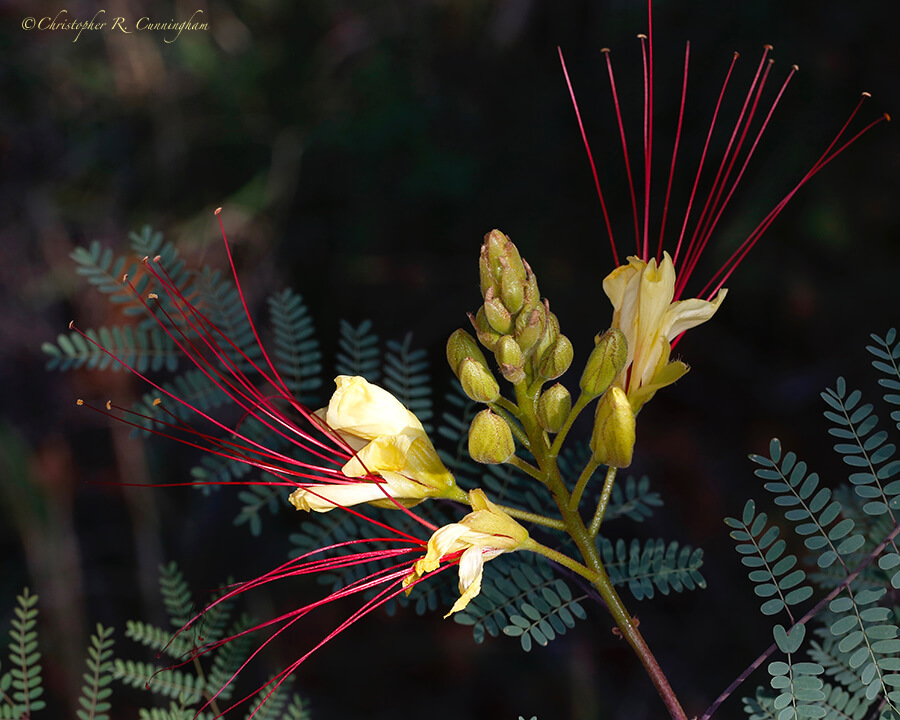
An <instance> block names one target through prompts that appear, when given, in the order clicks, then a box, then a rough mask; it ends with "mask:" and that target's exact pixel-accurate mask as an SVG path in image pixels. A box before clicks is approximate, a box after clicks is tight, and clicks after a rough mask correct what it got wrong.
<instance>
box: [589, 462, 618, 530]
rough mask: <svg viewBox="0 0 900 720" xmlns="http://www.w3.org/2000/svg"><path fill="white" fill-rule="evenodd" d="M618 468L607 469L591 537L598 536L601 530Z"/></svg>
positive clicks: (592, 521)
mask: <svg viewBox="0 0 900 720" xmlns="http://www.w3.org/2000/svg"><path fill="white" fill-rule="evenodd" d="M617 471H618V468H614V467H611V468H609V469H608V470H607V471H606V479H605V480H604V481H603V492H601V493H600V502H598V503H597V510H596V512H594V517H593V519H592V520H591V526H590V528H589V529H588V532H589V533H590V536H591V538H592V539H593V538H596V537H597V533H598V532H600V523H602V522H603V516H604V515H606V507H607V505H609V496H610V494H611V493H612V489H613V483H614V482H615V481H616V472H617Z"/></svg>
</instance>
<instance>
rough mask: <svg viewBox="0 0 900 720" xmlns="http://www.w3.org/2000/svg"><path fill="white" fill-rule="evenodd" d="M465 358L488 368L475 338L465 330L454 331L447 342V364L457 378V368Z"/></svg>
mask: <svg viewBox="0 0 900 720" xmlns="http://www.w3.org/2000/svg"><path fill="white" fill-rule="evenodd" d="M466 358H472V359H473V360H475V361H476V362H480V363H481V364H482V365H484V366H485V367H487V366H488V364H487V360H486V359H485V357H484V354H483V353H482V352H481V348H479V347H478V343H477V342H475V338H473V337H472V336H471V335H469V333H467V332H466V331H465V330H462V329H460V330H456V331H455V332H454V333H453V334H452V335H451V336H450V337H449V339H448V340H447V362H448V363H450V369H451V370H452V371H453V374H454V375H456V376H457V377H459V366H460V365H462V361H463V360H465V359H466Z"/></svg>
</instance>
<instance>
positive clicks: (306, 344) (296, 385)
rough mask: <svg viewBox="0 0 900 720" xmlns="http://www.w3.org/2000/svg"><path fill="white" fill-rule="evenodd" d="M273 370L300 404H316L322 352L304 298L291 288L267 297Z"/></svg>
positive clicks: (320, 377) (319, 383) (319, 385)
mask: <svg viewBox="0 0 900 720" xmlns="http://www.w3.org/2000/svg"><path fill="white" fill-rule="evenodd" d="M269 313H270V316H271V318H272V330H273V331H274V333H275V352H274V359H275V367H276V369H277V370H278V372H279V374H280V375H281V377H282V378H283V379H284V382H285V384H286V385H287V387H288V389H289V390H290V391H291V393H292V394H293V395H294V397H296V398H297V399H298V400H299V401H300V402H303V403H306V404H307V405H315V403H316V401H317V400H318V397H317V395H316V394H315V392H314V391H315V390H317V389H318V388H320V387H321V386H322V352H321V350H320V349H319V340H318V339H317V338H316V336H315V327H314V326H313V321H312V318H311V317H310V316H309V313H308V311H307V309H306V305H305V304H304V303H303V297H302V296H300V295H298V294H297V293H295V292H294V291H293V290H291V289H290V288H287V289H285V290H282V291H281V292H280V293H277V294H275V295H271V296H270V297H269Z"/></svg>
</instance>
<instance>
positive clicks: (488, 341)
mask: <svg viewBox="0 0 900 720" xmlns="http://www.w3.org/2000/svg"><path fill="white" fill-rule="evenodd" d="M469 320H470V321H471V322H472V327H474V328H475V334H476V335H477V336H478V340H479V341H480V342H481V344H482V345H484V346H485V347H486V348H487V349H488V350H493V349H494V347H496V345H497V341H498V340H499V339H500V333H498V332H497V331H496V330H494V328H492V327H491V325H490V323H489V322H488V321H487V316H486V315H485V314H484V306H482V307H480V308H478V313H477V314H475V315H472V313H469Z"/></svg>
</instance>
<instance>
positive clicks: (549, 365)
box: [538, 335, 575, 380]
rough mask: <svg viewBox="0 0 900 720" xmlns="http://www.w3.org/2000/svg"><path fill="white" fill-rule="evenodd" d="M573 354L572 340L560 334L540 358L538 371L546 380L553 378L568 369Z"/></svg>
mask: <svg viewBox="0 0 900 720" xmlns="http://www.w3.org/2000/svg"><path fill="white" fill-rule="evenodd" d="M574 355H575V351H574V349H573V348H572V342H571V341H570V340H569V338H567V337H566V336H565V335H560V336H559V337H558V338H557V339H556V343H554V345H553V347H551V348H550V349H549V350H547V351H546V352H545V353H544V355H543V357H542V358H541V361H540V367H539V368H538V373H539V374H540V376H541V377H543V378H546V379H547V380H555V379H556V378H558V377H559V376H560V375H562V374H563V373H564V372H565V371H566V370H568V369H569V366H570V365H571V364H572V358H573V357H574Z"/></svg>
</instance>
